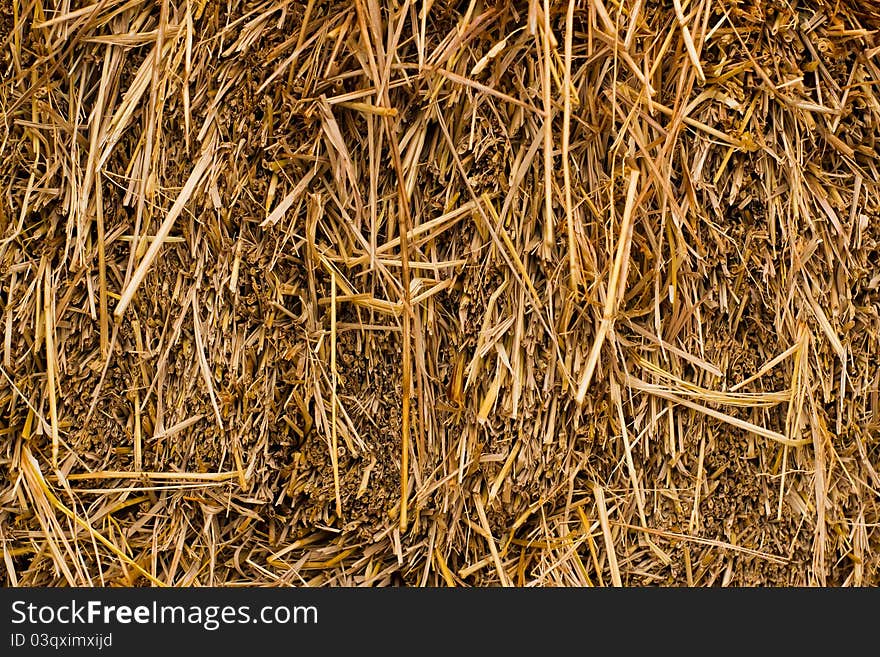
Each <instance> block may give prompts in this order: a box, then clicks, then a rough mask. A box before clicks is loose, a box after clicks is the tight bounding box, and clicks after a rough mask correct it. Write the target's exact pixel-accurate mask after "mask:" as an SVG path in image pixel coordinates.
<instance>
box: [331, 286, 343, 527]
mask: <svg viewBox="0 0 880 657" xmlns="http://www.w3.org/2000/svg"><path fill="white" fill-rule="evenodd" d="M330 297H331V301H330V373H331V376H332V378H333V397H332V400H331V404H332V406H331V418H332V419H331V420H330V426H331V431H332V436H333V438H332V445H331V448H330V458H331V459H332V460H333V491H334V494H335V496H336V515H337V516H339V517H340V518H341V517H342V496H341V495H340V492H339V439H338V435H337V432H338V428H337V419H336V412H337V411H336V409H337V406H338V404H339V401H338V400H337V397H336V383H337V378H336V272H335V271H333V272H331V273H330Z"/></svg>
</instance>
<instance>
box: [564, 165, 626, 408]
mask: <svg viewBox="0 0 880 657" xmlns="http://www.w3.org/2000/svg"><path fill="white" fill-rule="evenodd" d="M638 181H639V170H638V169H635V168H634V169H631V170H630V174H629V186H628V187H627V192H626V205H625V206H624V210H623V218H622V219H621V222H620V234H619V235H618V238H617V254H616V255H615V257H614V264H613V266H612V268H611V271H610V272H609V275H608V287H607V289H606V291H605V308H604V311H603V313H602V320H601V322H600V324H599V330H598V332H597V333H596V337H595V339H594V340H593V346H592V348H591V349H590V355H589V356H588V357H587V364H586V366H585V369H584V372H583V374H582V375H581V380H580V383H579V384H578V389H577V397H576V399H577V402H578V404H581V403H583V401H584V399H585V398H586V395H587V389H588V388H589V387H590V381H591V380H592V378H593V371H594V370H595V369H596V364H597V363H598V362H599V356H600V355H601V353H602V345H603V344H604V343H605V338H606V337H607V336H608V333H609V332H610V331H611V330H612V327H613V326H614V315H615V313H616V310H617V305H618V303H619V302H620V299H619V297H620V296H621V295H622V294H623V287H624V285H625V284H626V280H625V278H622V277H621V273H622V271H623V269H624V267H625V263H626V261H627V259H628V258H629V249H630V245H631V244H632V220H633V211H634V205H635V198H636V188H637V186H638ZM612 207H613V206H612ZM612 212H613V209H612Z"/></svg>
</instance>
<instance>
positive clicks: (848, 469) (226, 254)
mask: <svg viewBox="0 0 880 657" xmlns="http://www.w3.org/2000/svg"><path fill="white" fill-rule="evenodd" d="M878 29H880V14H878V11H877V9H876V7H875V3H873V2H868V1H866V0H865V1H857V0H843V1H841V0H812V1H808V0H792V1H790V2H777V1H773V0H741V1H739V2H736V3H727V2H718V1H715V0H692V1H691V2H686V1H682V2H680V1H679V0H621V1H620V2H615V1H613V0H589V1H584V0H578V1H575V0H570V1H558V0H554V1H553V2H549V1H548V0H543V1H538V0H531V1H527V0H522V1H519V2H486V1H484V0H470V1H466V2H449V1H445V0H435V1H431V0H394V1H391V2H378V0H354V2H351V1H349V0H345V1H343V0H308V1H307V2H306V1H304V2H299V1H296V2H291V1H290V0H224V1H222V2H220V1H215V0H186V1H185V0H163V1H162V2H152V1H149V0H128V1H123V0H102V1H99V2H85V1H79V0H74V1H72V2H71V1H70V0H64V1H60V0H48V1H43V2H22V1H21V0H13V2H12V3H5V4H4V5H3V7H0V46H2V47H0V74H2V81H0V117H2V121H0V191H2V198H0V367H2V369H0V374H2V376H0V471H2V473H3V474H2V478H0V545H2V555H3V561H4V564H5V569H4V584H5V585H12V586H15V585H29V586H62V585H108V586H109V585H114V586H115V585H149V584H168V585H178V586H189V585H229V586H244V585H248V586H249V585H290V584H293V585H304V584H307V585H311V586H338V585H355V586H379V585H395V584H403V585H440V586H445V585H449V586H455V585H470V586H496V585H508V584H511V585H526V586H553V585H591V586H592V585H598V586H602V585H605V586H607V585H620V584H623V585H691V586H713V585H773V586H779V585H878V584H880V559H878V556H877V555H878V554H880V493H878V491H880V475H878V471H880V394H878V385H880V370H878V363H880V339H878V335H880V194H878V192H880V184H878V175H880V174H878V168H880V157H878V138H880V102H878V97H877V95H876V81H877V80H878V79H880V58H878V54H880V39H878V34H877V30H878Z"/></svg>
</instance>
